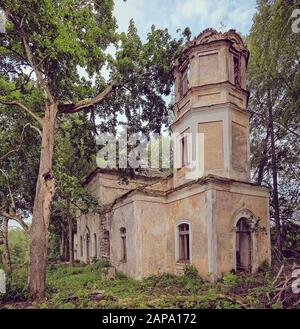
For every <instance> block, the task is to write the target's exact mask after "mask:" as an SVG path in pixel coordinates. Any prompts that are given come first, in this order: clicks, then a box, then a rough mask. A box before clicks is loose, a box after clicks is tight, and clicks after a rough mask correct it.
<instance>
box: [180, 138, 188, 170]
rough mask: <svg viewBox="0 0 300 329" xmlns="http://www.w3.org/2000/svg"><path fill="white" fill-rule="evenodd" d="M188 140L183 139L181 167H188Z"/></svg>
mask: <svg viewBox="0 0 300 329" xmlns="http://www.w3.org/2000/svg"><path fill="white" fill-rule="evenodd" d="M187 142H188V139H187V136H184V137H182V138H181V167H182V168H183V167H185V166H187V165H188V143H187Z"/></svg>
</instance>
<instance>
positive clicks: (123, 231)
mask: <svg viewBox="0 0 300 329" xmlns="http://www.w3.org/2000/svg"><path fill="white" fill-rule="evenodd" d="M120 235H121V262H126V261H127V250H126V228H125V227H122V228H121V229H120Z"/></svg>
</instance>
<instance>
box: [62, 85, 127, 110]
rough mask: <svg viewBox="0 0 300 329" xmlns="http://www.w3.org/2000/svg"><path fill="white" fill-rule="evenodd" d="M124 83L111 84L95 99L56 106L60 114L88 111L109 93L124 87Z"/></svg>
mask: <svg viewBox="0 0 300 329" xmlns="http://www.w3.org/2000/svg"><path fill="white" fill-rule="evenodd" d="M125 83H126V82H125V81H124V82H119V83H115V84H114V83H112V84H110V85H108V86H107V87H106V88H105V89H104V90H103V91H102V92H101V93H99V94H98V95H96V96H95V97H93V98H91V99H89V100H84V101H80V102H78V103H76V104H60V105H59V106H58V108H59V112H60V113H76V112H79V111H81V110H86V109H90V108H91V107H93V106H94V105H97V104H99V103H100V102H101V101H103V99H104V98H105V97H107V96H108V95H109V94H110V93H111V92H113V91H115V90H116V89H117V88H120V87H122V86H124V84H125Z"/></svg>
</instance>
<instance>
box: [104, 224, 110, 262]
mask: <svg viewBox="0 0 300 329" xmlns="http://www.w3.org/2000/svg"><path fill="white" fill-rule="evenodd" d="M103 252H104V256H106V257H109V256H110V237H109V231H108V230H105V231H104V233H103Z"/></svg>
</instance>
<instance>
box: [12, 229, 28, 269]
mask: <svg viewBox="0 0 300 329" xmlns="http://www.w3.org/2000/svg"><path fill="white" fill-rule="evenodd" d="M8 244H9V250H10V257H11V260H12V263H13V264H14V265H22V264H24V263H27V261H28V254H29V239H28V236H27V235H26V233H25V232H24V231H23V230H21V229H17V228H13V229H10V230H9V231H8Z"/></svg>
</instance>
